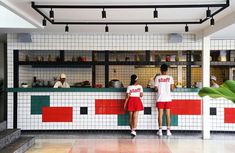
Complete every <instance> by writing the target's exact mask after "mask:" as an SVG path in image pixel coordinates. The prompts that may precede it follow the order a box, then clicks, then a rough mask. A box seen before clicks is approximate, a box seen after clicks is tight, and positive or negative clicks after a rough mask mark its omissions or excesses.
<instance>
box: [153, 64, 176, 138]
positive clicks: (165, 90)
mask: <svg viewBox="0 0 235 153" xmlns="http://www.w3.org/2000/svg"><path fill="white" fill-rule="evenodd" d="M160 70H161V75H159V76H157V77H156V79H155V87H156V90H157V102H156V107H157V109H158V125H159V130H158V132H157V135H159V136H162V118H163V111H164V110H166V118H167V119H166V123H167V132H166V134H167V136H171V131H170V123H171V119H170V115H171V114H170V109H171V103H172V102H171V101H172V98H171V91H173V90H174V80H173V77H172V76H170V75H167V70H168V66H167V65H166V64H162V65H161V68H160Z"/></svg>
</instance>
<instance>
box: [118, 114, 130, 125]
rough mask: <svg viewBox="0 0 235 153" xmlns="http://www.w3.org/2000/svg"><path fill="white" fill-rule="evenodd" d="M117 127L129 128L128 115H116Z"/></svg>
mask: <svg viewBox="0 0 235 153" xmlns="http://www.w3.org/2000/svg"><path fill="white" fill-rule="evenodd" d="M118 126H129V113H126V114H123V115H118Z"/></svg>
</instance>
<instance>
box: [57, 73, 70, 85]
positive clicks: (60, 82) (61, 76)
mask: <svg viewBox="0 0 235 153" xmlns="http://www.w3.org/2000/svg"><path fill="white" fill-rule="evenodd" d="M65 80H66V75H65V74H64V73H61V74H60V80H58V81H57V82H56V83H55V85H54V88H70V85H69V84H68V83H67V82H66V81H65Z"/></svg>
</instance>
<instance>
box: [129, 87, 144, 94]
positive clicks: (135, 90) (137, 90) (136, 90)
mask: <svg viewBox="0 0 235 153" xmlns="http://www.w3.org/2000/svg"><path fill="white" fill-rule="evenodd" d="M140 91H141V90H140V88H137V89H131V90H130V93H133V92H140Z"/></svg>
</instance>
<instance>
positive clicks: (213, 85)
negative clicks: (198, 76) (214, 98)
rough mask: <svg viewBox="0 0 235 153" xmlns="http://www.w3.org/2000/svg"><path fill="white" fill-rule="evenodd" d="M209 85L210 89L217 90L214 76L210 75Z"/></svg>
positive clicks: (217, 86)
mask: <svg viewBox="0 0 235 153" xmlns="http://www.w3.org/2000/svg"><path fill="white" fill-rule="evenodd" d="M210 84H211V87H212V88H219V85H218V84H217V82H216V77H215V76H214V75H211V77H210Z"/></svg>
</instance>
